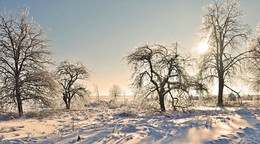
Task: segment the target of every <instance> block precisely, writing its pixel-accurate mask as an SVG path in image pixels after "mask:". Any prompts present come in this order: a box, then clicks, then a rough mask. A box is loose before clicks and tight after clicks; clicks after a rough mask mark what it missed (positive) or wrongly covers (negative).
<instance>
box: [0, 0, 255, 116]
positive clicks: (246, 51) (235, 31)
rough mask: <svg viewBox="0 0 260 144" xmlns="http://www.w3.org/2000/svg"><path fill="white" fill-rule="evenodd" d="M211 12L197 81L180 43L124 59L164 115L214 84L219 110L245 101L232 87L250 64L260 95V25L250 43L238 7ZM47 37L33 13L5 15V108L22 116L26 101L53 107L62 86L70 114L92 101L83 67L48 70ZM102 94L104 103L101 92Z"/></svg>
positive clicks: (0, 93)
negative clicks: (74, 105) (232, 98)
mask: <svg viewBox="0 0 260 144" xmlns="http://www.w3.org/2000/svg"><path fill="white" fill-rule="evenodd" d="M205 11H206V14H205V15H204V16H203V19H202V26H201V28H200V34H201V38H202V39H204V40H207V41H206V42H207V43H208V44H209V49H208V51H207V52H206V53H204V54H203V55H202V56H201V60H200V64H199V72H198V76H197V77H194V76H191V75H189V74H188V73H187V71H186V70H187V66H189V63H190V61H191V60H192V58H191V57H184V56H181V55H180V54H179V53H178V48H179V45H178V44H177V43H173V44H172V45H170V46H167V45H163V44H151V45H149V44H144V45H141V46H139V47H137V48H136V49H135V50H134V51H132V52H130V53H128V54H127V55H126V56H125V57H124V59H125V60H126V61H127V63H128V65H129V66H130V67H131V68H132V71H133V74H132V78H133V80H134V81H133V84H132V85H133V87H134V88H135V90H136V92H137V94H138V95H142V96H143V97H145V98H147V99H149V98H156V99H157V100H158V103H159V105H160V109H161V111H162V112H164V111H166V108H165V98H170V99H171V100H172V105H173V107H174V109H176V107H178V106H177V103H178V101H179V99H182V98H184V97H185V96H190V95H191V93H192V92H204V91H207V90H208V86H207V85H208V84H209V83H212V82H213V83H215V82H217V83H218V106H223V92H224V89H225V88H227V89H228V90H230V91H232V92H233V93H235V94H236V95H237V96H238V97H240V95H239V92H237V91H235V90H234V89H233V88H231V86H232V85H231V84H232V83H231V82H232V81H233V80H232V78H233V76H234V75H235V74H236V73H238V72H240V69H242V66H243V65H242V62H244V61H245V60H246V62H247V63H248V68H249V70H250V71H251V72H252V73H253V75H252V81H251V83H252V87H253V88H254V90H255V91H257V92H260V79H259V78H260V66H259V62H260V60H259V57H260V25H259V26H258V29H257V34H256V35H255V36H254V37H250V32H249V28H248V26H247V25H246V24H243V22H242V21H241V18H242V17H243V16H244V14H243V12H242V11H240V10H239V2H237V1H224V2H221V1H219V0H216V1H215V2H213V3H212V4H210V5H208V6H206V7H205ZM46 34H47V31H46V30H45V29H43V28H42V27H41V26H40V25H39V24H38V23H36V22H35V21H33V19H32V18H30V17H29V10H28V9H25V10H23V11H21V12H15V13H12V12H10V13H7V12H3V13H0V78H1V81H0V82H1V83H0V108H1V107H4V106H9V105H12V104H14V105H15V106H17V108H18V112H19V116H22V115H23V102H24V101H30V102H35V103H43V104H45V105H50V100H51V99H52V98H53V97H54V95H55V94H56V93H57V89H58V86H59V87H60V89H61V91H62V93H61V94H62V99H63V101H64V103H65V104H66V108H67V109H69V108H70V107H71V101H72V99H73V98H74V97H76V96H79V97H84V96H86V95H89V93H90V92H89V91H88V90H87V89H86V88H85V87H84V86H83V85H82V84H80V82H79V80H88V79H89V78H90V71H89V70H88V69H87V68H86V67H85V66H84V65H83V64H82V63H81V62H77V63H75V64H72V63H70V62H69V61H63V62H61V63H60V64H59V66H58V67H57V68H56V70H55V72H50V71H49V70H48V69H47V67H48V66H50V65H53V63H52V62H51V54H52V53H51V52H50V51H49V50H48V47H49V46H48V42H50V40H49V39H48V38H47V36H46ZM248 38H250V39H248ZM246 42H247V43H248V46H247V45H246ZM206 84H207V85H206ZM96 93H97V97H98V99H99V92H98V89H97V86H96ZM110 95H111V96H112V97H113V99H114V100H116V99H117V97H118V96H120V95H121V89H120V88H119V86H117V85H114V86H113V87H112V88H111V89H110Z"/></svg>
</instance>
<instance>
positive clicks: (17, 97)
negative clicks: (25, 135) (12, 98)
mask: <svg viewBox="0 0 260 144" xmlns="http://www.w3.org/2000/svg"><path fill="white" fill-rule="evenodd" d="M16 100H17V107H18V112H19V117H21V116H23V103H22V99H21V96H20V94H19V93H18V94H16Z"/></svg>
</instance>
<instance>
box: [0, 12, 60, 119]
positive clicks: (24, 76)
mask: <svg viewBox="0 0 260 144" xmlns="http://www.w3.org/2000/svg"><path fill="white" fill-rule="evenodd" d="M49 41H50V40H48V39H47V38H46V31H45V30H44V29H43V28H42V27H41V26H40V25H39V24H38V23H36V22H35V21H33V19H32V18H30V17H29V10H28V8H27V9H25V10H22V11H21V12H14V13H12V12H11V11H10V12H9V13H7V12H2V13H0V73H1V79H2V81H1V82H2V84H1V85H2V87H1V96H0V100H1V101H2V103H4V104H9V103H15V104H16V106H17V107H18V112H19V116H22V115H23V101H24V100H34V101H37V102H43V103H47V101H48V100H47V99H48V95H49V94H47V93H48V92H51V91H52V90H53V88H54V87H53V86H54V84H55V82H54V81H53V79H52V76H50V75H49V74H48V72H47V71H46V68H45V65H46V64H49V63H50V55H51V52H50V51H49V50H48V49H47V48H48V45H47V42H49Z"/></svg>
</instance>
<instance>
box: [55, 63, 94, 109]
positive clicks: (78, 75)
mask: <svg viewBox="0 0 260 144" xmlns="http://www.w3.org/2000/svg"><path fill="white" fill-rule="evenodd" d="M57 75H58V77H59V78H58V82H59V84H60V85H61V86H62V91H63V92H62V94H63V101H64V102H65V104H66V108H67V109H70V106H71V100H72V99H73V98H74V97H75V96H80V97H84V96H85V95H89V94H90V92H89V91H88V90H86V89H85V87H84V86H83V85H82V84H80V83H77V81H78V80H88V79H89V78H90V71H89V70H88V69H87V68H86V67H85V66H84V65H83V64H82V62H77V63H76V64H71V63H70V62H69V61H67V60H66V61H63V62H61V63H60V65H59V66H58V68H57Z"/></svg>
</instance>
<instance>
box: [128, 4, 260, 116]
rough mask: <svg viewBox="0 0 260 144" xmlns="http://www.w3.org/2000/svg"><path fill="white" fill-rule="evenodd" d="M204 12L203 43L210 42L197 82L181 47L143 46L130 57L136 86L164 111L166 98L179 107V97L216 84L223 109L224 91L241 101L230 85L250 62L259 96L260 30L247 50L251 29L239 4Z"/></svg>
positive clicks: (200, 66)
mask: <svg viewBox="0 0 260 144" xmlns="http://www.w3.org/2000/svg"><path fill="white" fill-rule="evenodd" d="M204 9H205V11H206V12H207V13H206V15H204V16H203V19H202V26H201V28H200V34H201V38H202V39H204V40H207V43H208V44H209V49H208V51H207V52H206V53H205V54H203V55H202V58H201V60H200V64H199V69H200V71H199V73H198V77H197V78H194V77H191V76H189V75H188V73H187V72H186V71H185V68H186V67H187V66H188V59H186V58H183V57H181V56H180V54H178V53H177V48H178V45H177V44H175V45H173V47H167V46H164V45H161V44H155V45H142V46H140V47H138V48H136V49H135V51H133V52H131V53H129V54H128V55H127V56H126V60H127V62H128V64H129V65H130V66H131V68H132V71H133V79H134V82H133V86H134V87H135V89H136V90H137V92H139V93H142V94H141V95H143V96H145V97H146V98H147V97H152V96H154V95H155V96H156V98H157V99H158V103H159V104H160V108H161V111H165V105H164V99H165V97H167V96H168V97H171V98H172V100H173V101H172V102H173V106H175V107H176V104H175V105H174V99H176V97H177V96H178V95H182V94H183V93H185V94H189V92H190V91H192V90H199V91H200V92H201V91H206V90H207V89H208V88H207V87H206V86H205V84H207V85H208V84H210V83H211V82H216V81H217V82H218V104H217V105H218V106H223V92H224V88H227V89H228V90H230V91H231V92H233V93H235V94H236V95H237V96H238V97H239V98H240V95H239V92H237V91H235V90H234V89H232V88H231V86H230V84H231V82H232V78H233V76H234V75H235V74H236V73H238V72H240V70H241V69H242V66H243V65H242V62H243V61H245V60H250V69H251V70H252V71H253V72H254V74H255V75H253V80H254V81H253V85H254V88H255V90H257V91H258V92H259V88H260V87H259V84H260V80H259V77H260V75H259V74H260V69H259V56H260V48H259V46H260V40H259V30H258V35H257V36H256V37H254V38H253V39H252V40H251V42H252V43H251V45H250V47H246V42H248V38H249V36H250V33H249V28H248V26H247V25H246V24H243V23H242V21H241V18H242V17H243V16H244V14H243V12H242V11H240V10H239V2H237V1H224V2H221V1H218V0H216V1H215V2H214V3H212V4H210V5H208V6H206V7H205V8H204ZM173 94H175V97H174V96H173ZM177 100H178V99H177Z"/></svg>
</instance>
